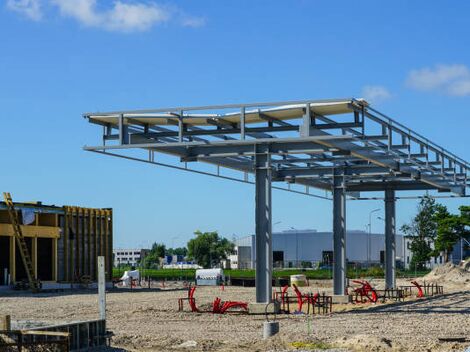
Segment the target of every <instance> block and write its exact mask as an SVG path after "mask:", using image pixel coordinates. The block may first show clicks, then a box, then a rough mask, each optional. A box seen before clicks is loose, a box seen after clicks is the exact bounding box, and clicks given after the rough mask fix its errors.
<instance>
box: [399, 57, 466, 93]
mask: <svg viewBox="0 0 470 352" xmlns="http://www.w3.org/2000/svg"><path fill="white" fill-rule="evenodd" d="M406 84H407V85H408V87H410V88H413V89H416V90H420V91H437V92H440V93H444V94H448V95H453V96H466V95H470V69H469V68H468V67H467V66H465V65H462V64H453V65H435V66H434V67H425V68H422V69H418V70H412V71H410V73H409V74H408V78H407V80H406Z"/></svg>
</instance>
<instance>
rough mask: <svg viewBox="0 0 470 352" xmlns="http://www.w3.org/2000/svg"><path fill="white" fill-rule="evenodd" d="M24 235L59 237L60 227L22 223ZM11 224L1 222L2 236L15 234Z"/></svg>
mask: <svg viewBox="0 0 470 352" xmlns="http://www.w3.org/2000/svg"><path fill="white" fill-rule="evenodd" d="M20 228H21V232H22V233H23V237H41V238H59V237H60V228H59V227H55V226H35V225H33V226H31V225H20ZM14 235H15V232H14V230H13V226H12V225H11V224H0V236H8V237H10V236H14Z"/></svg>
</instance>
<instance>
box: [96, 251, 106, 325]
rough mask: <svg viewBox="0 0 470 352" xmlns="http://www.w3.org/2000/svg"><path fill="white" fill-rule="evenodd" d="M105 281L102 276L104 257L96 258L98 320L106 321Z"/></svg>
mask: <svg viewBox="0 0 470 352" xmlns="http://www.w3.org/2000/svg"><path fill="white" fill-rule="evenodd" d="M105 285H106V280H105V275H104V257H103V256H99V257H98V304H99V307H100V319H103V320H105V319H106V287H105Z"/></svg>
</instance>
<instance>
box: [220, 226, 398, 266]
mask: <svg viewBox="0 0 470 352" xmlns="http://www.w3.org/2000/svg"><path fill="white" fill-rule="evenodd" d="M272 236H273V265H274V267H278V268H289V267H317V266H319V265H324V266H331V265H332V263H333V234H332V233H331V232H318V231H316V230H287V231H282V232H273V234H272ZM235 244H236V247H235V254H234V255H232V256H230V258H229V259H230V265H231V267H232V268H239V269H253V268H255V260H256V253H255V236H254V235H249V236H246V237H242V238H239V239H238V240H237V241H236V242H235ZM403 244H404V241H403V236H401V235H397V236H396V254H397V255H396V258H395V259H396V261H397V263H399V264H401V265H404V258H405V255H406V248H405V247H404V245H403ZM384 253H385V236H384V235H383V234H378V233H371V234H369V233H368V232H365V231H360V230H351V231H347V233H346V257H347V260H348V262H349V263H357V264H360V265H375V264H383V263H384V259H385V254H384Z"/></svg>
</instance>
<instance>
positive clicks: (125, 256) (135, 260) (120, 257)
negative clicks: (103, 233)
mask: <svg viewBox="0 0 470 352" xmlns="http://www.w3.org/2000/svg"><path fill="white" fill-rule="evenodd" d="M148 252H149V250H148V249H142V248H130V249H129V248H127V249H122V248H118V249H113V262H114V266H115V267H117V266H120V265H128V266H129V265H130V266H137V265H138V264H139V263H140V262H141V261H142V260H143V259H144V258H145V256H146V255H147V253H148Z"/></svg>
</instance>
